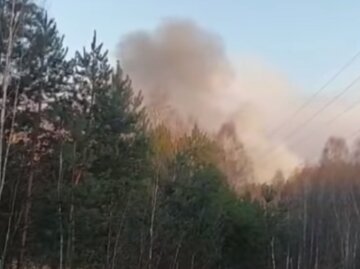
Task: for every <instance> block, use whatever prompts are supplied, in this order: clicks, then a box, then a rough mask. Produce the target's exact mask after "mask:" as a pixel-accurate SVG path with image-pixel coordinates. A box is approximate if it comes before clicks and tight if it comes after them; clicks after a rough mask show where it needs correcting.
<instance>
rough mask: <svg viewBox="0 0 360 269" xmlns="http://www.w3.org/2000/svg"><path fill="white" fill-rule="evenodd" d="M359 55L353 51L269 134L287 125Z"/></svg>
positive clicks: (273, 133)
mask: <svg viewBox="0 0 360 269" xmlns="http://www.w3.org/2000/svg"><path fill="white" fill-rule="evenodd" d="M359 56H360V51H358V52H357V53H355V54H354V55H353V56H352V57H351V58H350V60H349V61H347V62H346V63H345V64H344V65H343V66H342V67H341V68H340V69H339V70H338V71H337V72H336V73H335V74H334V75H332V76H331V77H330V78H329V79H328V80H327V81H326V82H325V83H324V84H323V85H322V86H321V87H320V88H319V89H318V90H317V91H316V92H315V93H314V94H313V95H312V96H311V97H310V98H308V99H307V100H306V101H305V102H304V103H303V104H302V105H301V106H299V107H298V109H297V110H295V112H294V113H293V114H292V115H291V116H290V117H288V118H287V119H286V120H284V121H283V122H282V123H280V125H278V126H277V127H276V128H275V129H273V130H272V131H271V132H270V134H269V136H270V137H271V136H273V135H275V134H276V133H278V132H279V131H280V130H281V129H283V128H284V127H285V126H287V124H288V122H289V121H291V120H292V119H293V118H295V117H296V116H297V115H298V114H299V113H300V112H301V111H303V110H304V109H305V108H306V107H307V106H309V105H310V104H311V103H312V102H313V100H314V98H315V97H316V96H318V95H319V94H320V93H321V92H323V91H324V90H325V89H326V88H327V87H328V86H329V85H330V84H331V83H332V82H333V81H334V80H335V79H337V78H338V77H339V76H340V75H341V74H342V73H343V72H344V71H345V70H346V69H347V68H348V67H349V66H351V65H352V64H353V63H354V62H355V60H356V59H357V58H358V57H359Z"/></svg>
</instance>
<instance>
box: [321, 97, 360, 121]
mask: <svg viewBox="0 0 360 269" xmlns="http://www.w3.org/2000/svg"><path fill="white" fill-rule="evenodd" d="M359 104H360V100H358V101H356V102H355V103H353V104H351V105H350V106H348V107H347V108H346V109H345V110H343V111H342V112H341V113H339V114H337V115H335V117H333V118H332V119H331V120H329V121H327V122H326V124H329V125H331V124H332V123H334V122H335V121H336V120H337V119H338V118H340V117H341V116H343V115H344V114H346V113H348V112H350V111H351V110H353V109H354V108H355V107H357V106H358V105H359Z"/></svg>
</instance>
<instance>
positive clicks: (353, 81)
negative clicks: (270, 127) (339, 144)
mask: <svg viewBox="0 0 360 269" xmlns="http://www.w3.org/2000/svg"><path fill="white" fill-rule="evenodd" d="M359 81H360V75H358V76H357V77H356V78H355V79H354V80H352V81H351V82H350V83H349V84H348V85H347V86H346V87H345V88H344V89H343V90H342V91H341V92H339V93H338V94H337V95H335V96H334V97H333V98H332V99H330V100H329V101H328V102H327V103H325V105H324V106H322V107H321V108H320V109H319V110H317V111H316V112H315V113H314V114H312V115H311V117H310V118H308V119H307V120H305V121H303V122H302V123H301V124H300V125H298V126H297V127H296V128H295V129H293V130H292V131H291V132H290V133H288V134H287V135H286V136H285V137H284V138H283V139H284V140H287V139H289V138H291V137H293V136H294V135H296V134H297V133H298V132H299V130H300V129H301V128H303V127H304V126H306V125H307V124H309V123H310V122H311V121H313V120H314V119H315V118H316V117H317V116H319V115H320V114H321V113H322V112H323V111H324V110H325V109H327V108H328V107H330V106H331V105H332V104H333V103H335V102H336V101H337V100H338V99H339V98H340V97H341V96H343V95H344V94H346V93H347V92H348V91H349V90H350V89H351V88H352V87H353V86H354V85H355V84H356V83H357V82H359ZM340 114H343V113H340ZM338 116H339V115H338ZM359 132H360V130H359ZM277 149H278V147H275V148H272V149H270V151H269V152H268V153H269V155H270V154H271V153H272V152H273V151H274V150H277Z"/></svg>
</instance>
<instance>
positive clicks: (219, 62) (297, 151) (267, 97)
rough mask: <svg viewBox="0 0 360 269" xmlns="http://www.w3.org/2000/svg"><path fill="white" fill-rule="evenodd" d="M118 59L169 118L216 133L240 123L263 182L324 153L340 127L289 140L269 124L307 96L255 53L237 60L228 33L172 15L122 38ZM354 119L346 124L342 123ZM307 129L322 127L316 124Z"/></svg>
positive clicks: (151, 104)
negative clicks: (273, 133) (227, 46)
mask: <svg viewBox="0 0 360 269" xmlns="http://www.w3.org/2000/svg"><path fill="white" fill-rule="evenodd" d="M117 57H118V58H120V60H121V63H122V65H123V67H124V69H125V71H126V72H127V73H128V74H129V75H130V76H131V78H132V80H133V83H134V86H135V88H138V89H141V90H142V91H143V94H144V97H145V102H146V104H147V105H148V106H149V107H150V108H153V109H154V110H155V111H157V112H158V115H157V117H161V119H162V120H165V121H168V122H170V123H172V124H173V125H174V126H175V127H179V126H181V128H186V126H187V124H188V123H191V122H197V123H198V124H199V125H200V126H201V127H202V128H206V129H207V130H209V131H211V132H216V131H217V130H219V129H220V127H221V125H222V124H224V123H227V122H230V121H231V122H233V123H234V124H235V126H236V128H237V133H238V135H239V136H240V137H239V138H240V140H241V141H243V143H244V145H245V147H246V149H247V151H248V154H249V155H250V156H251V158H252V161H253V163H254V166H255V167H254V170H255V173H256V175H255V176H256V178H257V179H259V180H268V179H269V178H270V177H272V175H274V173H275V171H276V170H277V169H281V170H283V171H284V172H285V174H286V173H289V172H291V171H292V170H293V169H294V168H295V167H296V166H297V165H299V164H300V163H301V161H302V160H303V159H305V158H310V157H313V155H314V154H318V150H319V148H320V147H319V144H323V142H324V140H325V137H326V136H329V135H330V134H331V132H332V130H329V128H325V129H324V128H319V129H320V131H316V130H315V133H314V135H313V137H312V138H311V140H312V141H314V142H312V141H310V142H309V141H307V143H306V144H304V145H300V144H299V143H297V144H295V145H291V144H290V146H289V141H287V140H286V141H285V140H284V139H279V138H276V137H275V138H272V137H270V136H269V135H268V133H269V130H271V129H273V128H274V127H276V126H277V125H278V124H279V123H281V121H283V120H284V119H285V118H286V116H288V115H290V114H291V113H292V112H293V111H294V109H295V108H296V107H297V106H298V105H299V104H301V102H303V100H301V99H300V98H297V97H296V95H295V93H296V89H294V88H293V87H292V86H291V85H290V84H289V83H288V82H287V81H286V79H284V78H283V76H281V75H280V74H279V73H277V72H275V71H274V70H272V68H269V67H266V66H265V65H264V64H262V63H261V62H259V61H256V60H255V59H251V58H244V57H242V58H240V59H233V60H232V61H230V60H229V59H228V57H227V55H226V53H225V50H224V48H223V45H222V42H221V40H220V38H219V37H218V36H216V35H214V34H212V33H209V32H207V31H206V30H204V29H202V28H200V27H199V26H198V25H196V24H194V23H192V22H189V21H182V20H167V21H164V22H163V23H162V24H161V25H160V26H159V27H158V28H156V29H155V30H153V31H139V32H135V33H130V34H129V35H127V36H125V37H124V38H123V39H122V40H121V42H120V43H119V46H118V48H117ZM323 102H324V101H322V100H320V101H319V102H316V103H314V104H313V105H312V106H310V107H309V109H308V110H306V111H304V113H302V114H301V116H300V117H298V118H296V119H294V120H293V121H291V122H289V126H287V128H286V131H289V130H291V128H292V127H296V125H298V124H300V123H301V122H303V120H304V119H306V118H307V117H308V116H309V113H312V111H313V110H314V109H317V108H318V107H319V106H321V105H322V104H323ZM343 107H344V105H343V104H340V105H338V106H336V107H334V108H332V110H331V111H330V114H334V115H336V113H337V112H338V111H341V110H342V109H343ZM351 125H352V123H351V122H348V123H345V124H344V123H343V124H342V128H343V130H347V129H349V127H351ZM306 128H309V130H310V129H311V131H312V132H313V131H314V130H313V128H314V126H311V125H309V127H306ZM280 138H281V136H280ZM315 143H316V146H315ZM314 147H315V148H316V149H315V150H314Z"/></svg>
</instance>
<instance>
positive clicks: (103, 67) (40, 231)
mask: <svg viewBox="0 0 360 269" xmlns="http://www.w3.org/2000/svg"><path fill="white" fill-rule="evenodd" d="M63 41H64V37H63V36H62V34H61V33H59V31H58V29H57V26H56V22H55V21H54V19H52V18H50V17H49V16H48V15H47V12H46V10H45V9H44V8H42V7H41V6H39V5H37V4H36V3H34V2H33V1H30V0H0V108H1V112H0V269H5V268H6V269H7V268H16V269H25V268H51V269H76V268H84V269H85V268H93V269H117V268H124V269H126V268H129V269H133V268H138V269H145V268H146V269H212V268H214V269H215V268H216V269H237V268H238V269H356V268H360V245H359V243H360V181H359V175H360V142H359V143H357V144H356V145H355V146H354V147H351V148H349V147H348V146H347V144H346V141H345V140H344V139H342V138H339V137H331V136H330V135H331V134H329V136H330V138H329V140H328V141H327V143H326V144H325V145H324V150H323V153H322V156H320V157H319V161H318V162H316V163H312V164H308V165H305V166H303V167H301V168H299V169H297V170H295V171H294V172H293V173H292V174H291V175H290V176H286V177H285V176H284V175H283V174H282V173H281V171H280V170H279V172H277V173H276V174H275V175H274V176H273V180H271V181H268V182H266V183H258V182H257V181H254V180H253V167H252V160H251V158H249V157H248V154H247V152H246V149H245V147H244V145H243V143H242V142H241V141H240V140H239V139H238V136H237V135H236V131H235V129H234V127H233V126H232V124H231V123H228V124H225V125H223V127H222V128H221V129H220V130H219V131H218V132H217V133H216V134H215V135H214V134H210V133H208V132H206V131H205V130H202V129H201V128H200V127H199V126H198V125H196V124H194V125H193V126H192V128H191V130H186V131H184V132H179V131H176V132H175V131H174V130H173V129H172V128H171V127H170V126H168V125H167V124H166V123H165V122H161V121H159V120H156V119H154V116H153V113H149V111H148V109H147V107H146V106H145V105H144V102H143V96H142V94H141V91H139V89H134V88H133V86H132V82H131V78H130V77H129V76H127V75H126V70H122V68H121V62H118V63H117V65H116V66H112V65H111V64H110V61H109V56H108V51H107V50H106V49H105V48H104V47H103V45H102V43H101V42H100V41H99V40H97V37H96V33H94V35H93V40H92V42H91V43H90V44H85V48H84V49H82V48H79V51H77V52H76V53H75V55H73V56H71V55H68V50H67V48H66V47H65V46H64V44H63V43H64V42H63ZM271 176H272V175H271Z"/></svg>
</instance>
